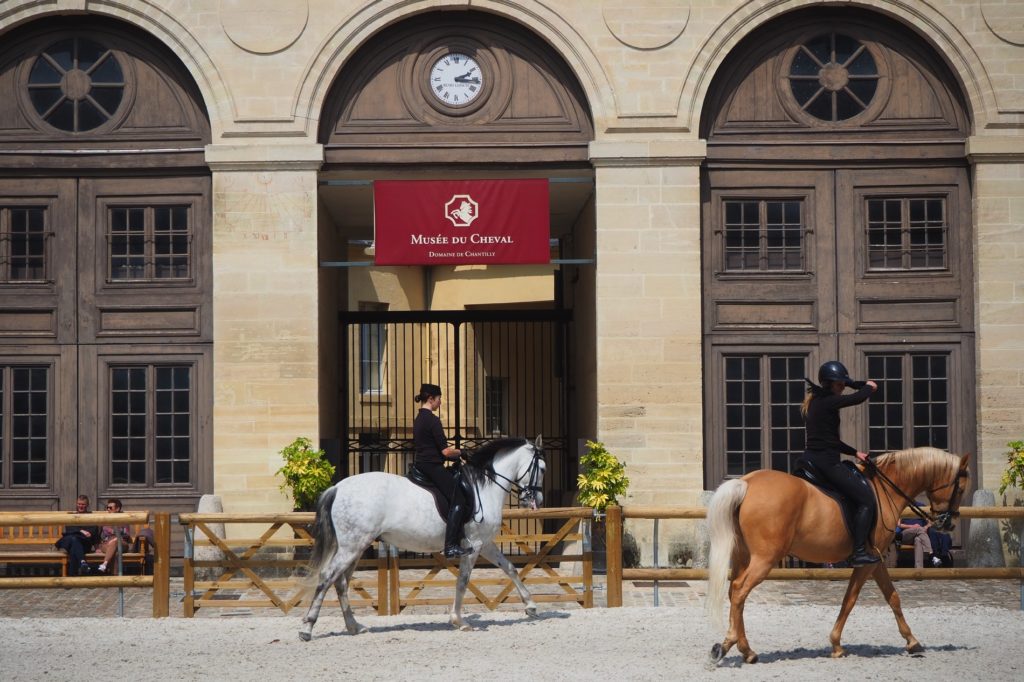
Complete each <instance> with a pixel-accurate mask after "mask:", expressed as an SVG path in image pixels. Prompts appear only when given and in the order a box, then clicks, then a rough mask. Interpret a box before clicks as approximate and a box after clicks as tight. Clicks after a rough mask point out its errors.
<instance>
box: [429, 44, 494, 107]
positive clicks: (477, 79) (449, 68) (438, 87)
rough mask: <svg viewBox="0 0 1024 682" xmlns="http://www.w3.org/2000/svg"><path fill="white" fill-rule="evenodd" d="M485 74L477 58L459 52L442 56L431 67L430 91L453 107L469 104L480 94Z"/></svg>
mask: <svg viewBox="0 0 1024 682" xmlns="http://www.w3.org/2000/svg"><path fill="white" fill-rule="evenodd" d="M483 86H484V76H483V73H482V72H481V70H480V65H479V64H478V63H477V61H476V60H475V59H473V58H472V57H470V56H468V55H464V54H461V53H459V52H449V53H448V54H446V55H444V56H442V57H440V58H439V59H438V60H437V61H436V62H434V66H433V67H432V68H431V69H430V91H431V92H432V93H434V97H436V98H437V99H438V100H440V101H441V102H444V103H445V104H447V105H448V106H451V107H459V106H463V105H466V104H469V103H470V102H472V101H473V100H475V99H476V98H477V97H479V96H480V92H481V89H482V88H483Z"/></svg>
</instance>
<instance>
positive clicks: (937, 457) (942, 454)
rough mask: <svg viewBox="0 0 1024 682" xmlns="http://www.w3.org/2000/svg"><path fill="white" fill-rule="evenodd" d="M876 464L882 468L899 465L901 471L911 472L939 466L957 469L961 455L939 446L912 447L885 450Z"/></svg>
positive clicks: (876, 460) (931, 470)
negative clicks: (891, 450) (890, 450)
mask: <svg viewBox="0 0 1024 682" xmlns="http://www.w3.org/2000/svg"><path fill="white" fill-rule="evenodd" d="M874 462H875V464H876V465H877V466H878V467H879V468H882V469H886V468H888V467H899V469H900V471H906V472H908V473H911V474H916V473H919V472H925V471H929V472H934V470H935V469H937V468H939V467H943V468H945V467H951V468H952V469H954V470H956V469H957V468H958V467H959V466H960V457H959V456H958V455H954V454H953V453H951V452H946V451H945V450H940V449H939V448H929V447H920V448H910V449H909V450H895V451H893V452H885V453H882V454H881V455H879V456H878V457H875V458H874Z"/></svg>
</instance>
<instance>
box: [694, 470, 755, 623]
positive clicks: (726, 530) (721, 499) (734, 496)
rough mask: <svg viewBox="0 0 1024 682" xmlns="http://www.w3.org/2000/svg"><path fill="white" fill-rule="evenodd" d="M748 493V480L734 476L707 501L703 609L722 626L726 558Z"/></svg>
mask: <svg viewBox="0 0 1024 682" xmlns="http://www.w3.org/2000/svg"><path fill="white" fill-rule="evenodd" d="M746 494H747V482H746V481H744V480H742V479H739V478H734V479H731V480H729V481H726V482H725V483H723V484H722V485H720V486H718V490H716V491H715V494H714V495H712V496H711V503H710V504H709V505H708V514H707V523H708V535H709V536H710V538H711V553H710V556H709V557H708V596H707V601H705V603H704V610H705V612H706V613H707V616H708V619H709V620H710V621H711V624H712V626H714V627H717V628H719V629H723V628H724V627H725V621H724V618H723V616H722V604H723V603H724V602H725V597H726V591H727V585H728V578H729V561H730V559H731V558H732V552H733V548H735V546H736V535H737V530H738V528H737V525H736V510H737V509H739V506H740V504H741V503H742V502H743V498H744V497H745V496H746Z"/></svg>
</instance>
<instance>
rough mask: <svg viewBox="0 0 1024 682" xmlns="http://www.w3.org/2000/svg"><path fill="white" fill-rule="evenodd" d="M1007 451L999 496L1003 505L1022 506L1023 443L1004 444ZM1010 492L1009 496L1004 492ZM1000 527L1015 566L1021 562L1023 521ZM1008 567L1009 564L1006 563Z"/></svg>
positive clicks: (1010, 520) (1005, 521)
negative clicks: (1015, 563) (1014, 560)
mask: <svg viewBox="0 0 1024 682" xmlns="http://www.w3.org/2000/svg"><path fill="white" fill-rule="evenodd" d="M1006 446H1007V447H1008V448H1010V449H1009V450H1007V452H1006V470H1005V471H1003V476H1002V478H1001V479H1000V485H999V494H1000V495H1002V496H1003V504H1004V505H1009V504H1011V499H1012V506H1014V507H1019V506H1021V505H1022V504H1024V497H1022V495H1021V492H1022V491H1024V441H1021V440H1014V441H1010V442H1009V443H1007V444H1006ZM1011 488H1012V489H1015V490H1016V493H1015V494H1014V492H1013V490H1011V494H1010V495H1009V496H1007V495H1006V491H1007V490H1010V489H1011ZM999 525H1000V526H1002V531H1003V532H1002V536H1003V544H1004V545H1005V547H1006V553H1007V555H1009V557H1012V558H1014V559H1016V562H1017V565H1018V566H1020V562H1021V535H1022V534H1024V519H1020V518H1017V519H1004V520H1002V521H1000V524H999ZM1007 563H1008V565H1009V563H1010V562H1007Z"/></svg>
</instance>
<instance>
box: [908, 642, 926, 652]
mask: <svg viewBox="0 0 1024 682" xmlns="http://www.w3.org/2000/svg"><path fill="white" fill-rule="evenodd" d="M907 653H908V654H923V653H924V647H923V646H921V643H920V642H914V643H913V644H911V645H910V646H908V647H907Z"/></svg>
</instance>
